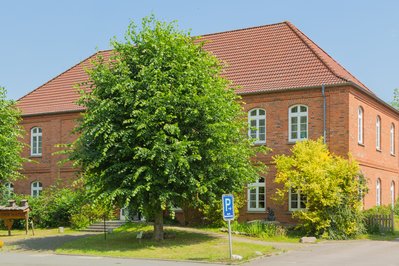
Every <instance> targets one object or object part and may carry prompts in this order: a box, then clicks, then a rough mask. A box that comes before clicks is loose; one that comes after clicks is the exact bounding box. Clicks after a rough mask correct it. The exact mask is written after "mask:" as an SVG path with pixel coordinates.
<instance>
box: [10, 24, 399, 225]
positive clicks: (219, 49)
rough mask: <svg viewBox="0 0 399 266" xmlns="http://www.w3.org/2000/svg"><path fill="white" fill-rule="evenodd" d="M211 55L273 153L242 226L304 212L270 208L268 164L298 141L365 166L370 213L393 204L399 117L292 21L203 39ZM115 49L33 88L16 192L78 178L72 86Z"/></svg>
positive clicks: (294, 200)
mask: <svg viewBox="0 0 399 266" xmlns="http://www.w3.org/2000/svg"><path fill="white" fill-rule="evenodd" d="M202 39H203V40H206V45H205V46H204V47H205V49H206V50H208V51H209V52H211V53H213V54H214V55H216V56H217V57H218V58H219V59H220V60H222V61H223V62H224V63H225V64H226V66H225V68H224V74H223V75H224V76H225V77H227V78H228V79H229V80H231V81H232V82H233V84H234V85H238V86H239V88H238V89H237V90H236V92H237V93H238V94H239V95H241V96H242V97H243V100H244V102H245V105H244V109H245V111H246V112H247V113H248V121H249V123H250V125H251V126H252V127H256V128H257V130H250V132H248V133H249V135H250V136H252V137H254V138H257V145H267V146H268V147H270V148H272V149H273V152H272V153H270V154H268V155H266V156H264V158H262V160H263V161H264V163H265V164H267V165H268V166H269V173H268V174H267V175H265V176H262V177H260V179H259V181H258V182H257V183H255V184H252V185H251V189H249V190H248V189H246V193H247V205H246V206H245V207H244V208H243V210H242V211H241V219H242V220H252V219H262V218H265V217H266V208H267V207H270V208H272V209H274V210H275V214H276V217H277V220H280V221H282V222H288V221H289V220H290V212H291V211H294V210H296V209H300V208H301V207H303V206H302V204H301V195H300V194H298V193H294V192H292V193H290V195H289V197H288V200H287V203H286V204H285V205H284V206H279V205H276V204H275V203H274V202H273V201H272V200H271V196H272V195H273V193H274V191H275V188H276V184H275V183H274V182H273V180H274V177H275V168H274V166H273V165H272V164H271V156H273V155H275V154H281V153H288V152H289V150H290V148H291V147H292V145H293V144H294V143H295V142H296V141H299V140H302V139H307V138H310V139H317V138H319V137H320V136H325V139H326V141H327V144H328V146H329V148H330V150H331V151H332V152H333V153H335V154H338V155H341V156H344V157H346V156H347V154H348V152H350V153H352V155H353V157H354V158H355V159H356V160H357V161H358V162H359V163H360V166H361V171H362V173H363V174H364V175H365V177H366V178H367V179H368V186H369V193H368V195H366V197H365V198H364V206H365V208H369V207H372V206H375V205H388V204H391V203H392V202H393V200H395V199H396V196H397V192H398V185H397V184H398V182H399V176H398V171H399V165H398V163H399V161H398V158H397V153H398V142H397V140H396V139H397V137H396V134H397V133H396V129H397V128H398V122H399V112H398V111H396V110H395V109H393V108H392V107H391V106H389V105H388V104H387V103H385V102H383V101H382V100H381V99H379V98H378V96H376V95H375V94H374V93H373V92H372V91H371V90H370V89H368V88H367V87H366V86H365V85H364V84H363V83H361V82H360V81H359V80H358V79H356V78H355V77H354V76H353V75H351V74H350V73H349V72H348V71H347V70H346V69H344V68H343V67H342V66H341V65H340V64H339V63H337V62H336V61H335V60H334V59H333V58H331V57H330V56H329V55H328V54H327V53H326V52H324V51H323V50H322V49H321V48H320V47H318V46H317V45H316V44H315V43H314V42H312V41H311V40H310V39H309V38H308V37H307V36H306V35H304V34H303V33H302V32H301V31H300V30H298V29H297V28H296V27H295V26H293V25H292V24H291V23H289V22H283V23H278V24H272V25H266V26H260V27H254V28H247V29H240V30H234V31H227V32H222V33H215V34H209V35H204V36H202ZM110 53H111V51H102V52H98V53H96V54H95V55H92V56H91V57H89V58H88V59H86V60H84V61H82V62H80V63H79V64H77V65H75V66H73V67H72V68H70V69H68V70H66V71H65V72H64V73H62V74H60V75H58V76H57V77H55V78H54V79H52V80H50V81H48V82H47V83H45V84H44V85H42V86H40V87H39V88H37V89H36V90H34V91H32V92H31V93H29V94H27V95H26V96H24V97H22V98H21V99H20V100H19V101H18V106H19V108H20V109H21V110H22V113H23V121H22V125H23V126H24V128H25V130H26V133H27V134H26V136H25V138H24V141H25V143H27V144H29V146H30V148H26V150H25V151H24V153H23V156H26V157H30V158H32V159H33V160H34V161H36V162H37V163H26V164H25V165H24V170H23V174H24V175H26V176H27V178H26V179H25V180H21V181H18V182H15V184H14V189H15V192H17V193H26V194H32V195H36V194H37V193H40V189H42V188H43V189H45V188H46V187H48V186H49V185H50V184H53V183H54V182H56V181H57V180H59V181H60V182H63V183H65V184H68V183H69V182H71V180H73V179H74V177H75V170H74V169H73V168H72V167H71V166H70V165H63V166H61V165H58V164H57V162H58V161H59V160H60V159H61V156H60V155H52V153H53V152H55V151H57V150H58V148H57V147H55V145H56V144H59V143H68V142H70V141H72V140H73V139H74V138H75V136H73V135H72V134H71V130H72V128H73V126H74V124H75V120H76V119H77V118H78V117H79V116H80V113H81V112H82V111H84V110H83V109H82V108H81V107H79V106H77V105H76V104H75V103H74V102H75V101H76V99H77V98H78V94H77V92H76V91H75V90H74V89H73V86H74V84H76V83H80V82H82V81H85V80H86V79H87V75H86V74H85V72H84V68H85V67H88V66H89V65H90V60H91V59H93V57H95V56H96V55H97V54H101V55H102V56H104V57H105V58H108V57H109V55H110Z"/></svg>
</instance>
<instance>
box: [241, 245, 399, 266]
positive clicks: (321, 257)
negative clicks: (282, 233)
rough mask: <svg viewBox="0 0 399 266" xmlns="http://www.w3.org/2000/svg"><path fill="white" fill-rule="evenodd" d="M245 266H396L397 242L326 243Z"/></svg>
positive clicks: (398, 260) (398, 262)
mask: <svg viewBox="0 0 399 266" xmlns="http://www.w3.org/2000/svg"><path fill="white" fill-rule="evenodd" d="M245 265H246V266H261V265H273V266H282V265H284V266H287V265H295V266H305V265H306V266H313V265H322V266H346V265H348V266H349V265H350V266H391V265H399V241H398V240H397V241H370V240H356V241H328V242H324V243H319V244H314V245H309V246H306V247H304V248H300V249H295V250H291V251H288V252H287V253H285V254H281V255H279V256H272V257H266V258H262V259H259V260H254V261H252V262H250V263H247V264H245Z"/></svg>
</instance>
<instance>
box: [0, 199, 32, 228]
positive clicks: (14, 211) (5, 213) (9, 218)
mask: <svg viewBox="0 0 399 266" xmlns="http://www.w3.org/2000/svg"><path fill="white" fill-rule="evenodd" d="M29 210H30V208H29V206H28V201H27V200H21V205H20V206H17V204H16V203H15V200H9V201H8V206H0V219H3V220H4V224H5V226H6V227H7V229H8V235H9V236H10V235H11V228H12V225H13V223H14V220H19V219H25V231H26V234H28V225H29V224H28V220H29Z"/></svg>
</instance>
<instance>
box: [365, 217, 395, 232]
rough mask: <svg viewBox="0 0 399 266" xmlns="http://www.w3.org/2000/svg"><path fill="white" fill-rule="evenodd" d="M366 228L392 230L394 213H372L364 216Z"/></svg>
mask: <svg viewBox="0 0 399 266" xmlns="http://www.w3.org/2000/svg"><path fill="white" fill-rule="evenodd" d="M366 224H367V228H372V229H377V230H379V231H380V232H392V233H393V232H394V230H395V227H394V214H393V212H391V214H374V215H370V216H369V217H367V218H366Z"/></svg>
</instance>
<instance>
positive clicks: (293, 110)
mask: <svg viewBox="0 0 399 266" xmlns="http://www.w3.org/2000/svg"><path fill="white" fill-rule="evenodd" d="M288 124H289V125H288V131H289V132H288V138H289V141H290V142H294V141H298V140H303V139H307V138H308V107H307V106H305V105H294V106H292V107H290V109H289V119H288Z"/></svg>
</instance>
